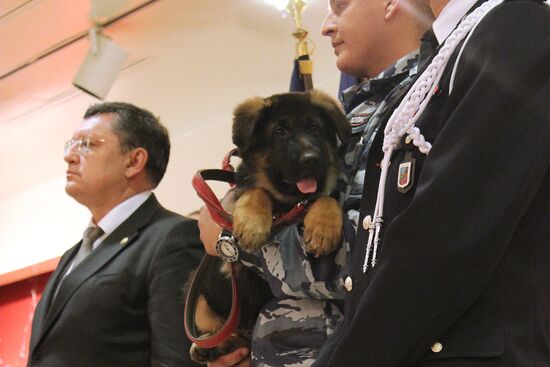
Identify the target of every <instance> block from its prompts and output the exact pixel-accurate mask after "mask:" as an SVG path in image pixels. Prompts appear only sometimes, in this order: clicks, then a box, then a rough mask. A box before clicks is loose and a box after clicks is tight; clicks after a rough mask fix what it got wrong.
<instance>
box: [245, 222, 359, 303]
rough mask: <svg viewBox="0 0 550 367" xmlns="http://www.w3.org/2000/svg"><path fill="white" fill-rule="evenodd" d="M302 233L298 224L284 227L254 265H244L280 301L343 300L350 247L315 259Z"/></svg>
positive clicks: (258, 254) (264, 247) (259, 255)
mask: <svg viewBox="0 0 550 367" xmlns="http://www.w3.org/2000/svg"><path fill="white" fill-rule="evenodd" d="M302 233H303V226H302V225H299V224H293V225H289V226H286V227H284V228H281V229H280V230H279V231H277V232H276V233H275V234H274V235H272V238H271V240H270V242H269V243H268V244H267V245H265V246H263V247H262V248H261V250H259V251H258V252H257V253H256V255H257V261H254V263H255V264H245V265H248V266H250V265H253V267H255V268H256V270H257V271H259V272H260V273H261V275H262V277H263V278H264V279H266V280H267V281H268V283H269V285H270V287H271V290H272V292H273V294H274V295H275V297H277V298H287V297H288V296H290V297H296V298H313V299H343V298H344V295H345V293H344V289H343V286H342V276H343V275H342V274H343V269H344V268H345V261H346V255H347V253H348V252H349V246H347V245H344V246H342V247H341V248H340V249H339V250H338V251H336V252H335V253H333V254H330V255H327V256H323V257H321V258H314V257H312V256H309V255H307V254H306V251H305V246H304V241H303V238H302ZM243 262H244V261H243Z"/></svg>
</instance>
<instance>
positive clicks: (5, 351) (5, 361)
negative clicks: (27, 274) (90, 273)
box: [0, 272, 51, 367]
mask: <svg viewBox="0 0 550 367" xmlns="http://www.w3.org/2000/svg"><path fill="white" fill-rule="evenodd" d="M50 275H51V272H48V273H46V274H42V275H37V276H34V277H31V278H28V279H24V280H21V281H18V282H15V283H11V284H7V285H3V286H0V366H11V367H24V366H25V365H26V364H27V354H28V348H29V338H30V335H31V322H32V316H33V314H34V308H35V307H36V304H37V303H38V300H39V298H40V295H41V294H42V291H43V290H44V286H45V285H46V281H47V280H48V278H49V277H50Z"/></svg>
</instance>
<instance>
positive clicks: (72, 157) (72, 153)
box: [63, 145, 80, 163]
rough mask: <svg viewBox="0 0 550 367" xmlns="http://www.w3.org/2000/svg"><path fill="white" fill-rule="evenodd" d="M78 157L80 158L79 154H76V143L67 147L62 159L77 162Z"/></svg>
mask: <svg viewBox="0 0 550 367" xmlns="http://www.w3.org/2000/svg"><path fill="white" fill-rule="evenodd" d="M79 158H80V155H79V154H78V149H77V147H76V145H74V146H72V147H71V148H70V149H67V150H66V151H65V153H64V154H63V159H64V160H65V162H67V163H75V162H78V159H79Z"/></svg>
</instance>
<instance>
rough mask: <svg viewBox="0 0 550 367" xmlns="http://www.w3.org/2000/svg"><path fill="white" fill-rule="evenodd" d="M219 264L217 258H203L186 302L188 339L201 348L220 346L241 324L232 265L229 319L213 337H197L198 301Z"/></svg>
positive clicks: (205, 256) (186, 331) (209, 256)
mask: <svg viewBox="0 0 550 367" xmlns="http://www.w3.org/2000/svg"><path fill="white" fill-rule="evenodd" d="M217 263H218V261H217V257H216V256H211V255H208V254H206V255H204V257H203V258H202V261H201V264H200V265H199V268H198V269H197V272H196V273H195V276H194V277H193V281H192V282H191V287H190V289H189V293H188V294H187V299H186V300H185V333H186V334H187V337H188V338H189V339H190V340H191V341H192V342H193V343H195V344H197V345H198V346H199V347H201V348H214V347H215V346H217V345H218V344H220V343H222V342H223V341H225V340H226V339H227V338H229V337H230V336H231V334H232V333H233V331H234V330H235V328H236V327H237V323H238V322H239V315H240V303H239V294H238V292H237V283H236V279H237V277H236V276H235V269H234V267H233V264H230V265H231V291H232V292H231V293H232V302H231V311H230V312H229V317H228V318H227V320H226V321H225V323H224V324H223V325H222V327H221V328H220V330H218V331H217V332H216V333H214V334H213V335H204V336H197V335H198V332H197V327H196V325H195V313H196V309H197V301H198V299H199V296H200V290H201V288H202V285H203V283H204V281H205V280H206V278H207V274H208V273H209V272H211V271H213V269H212V268H213V267H214V266H215V265H216V264H217Z"/></svg>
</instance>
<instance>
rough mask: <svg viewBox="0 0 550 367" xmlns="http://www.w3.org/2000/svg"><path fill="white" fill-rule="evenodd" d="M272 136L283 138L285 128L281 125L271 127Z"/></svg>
mask: <svg viewBox="0 0 550 367" xmlns="http://www.w3.org/2000/svg"><path fill="white" fill-rule="evenodd" d="M273 136H274V137H276V138H284V137H285V136H286V130H285V129H284V128H283V127H282V126H277V127H275V128H274V129H273Z"/></svg>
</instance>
